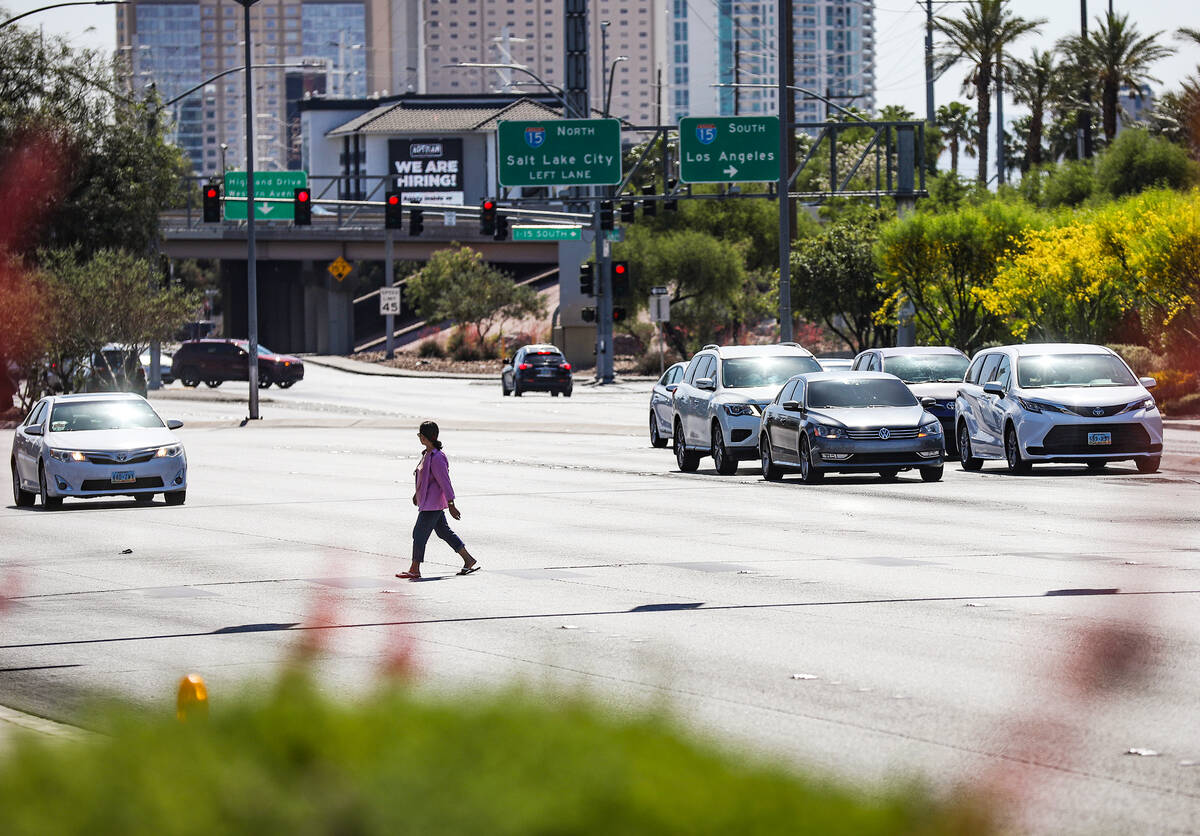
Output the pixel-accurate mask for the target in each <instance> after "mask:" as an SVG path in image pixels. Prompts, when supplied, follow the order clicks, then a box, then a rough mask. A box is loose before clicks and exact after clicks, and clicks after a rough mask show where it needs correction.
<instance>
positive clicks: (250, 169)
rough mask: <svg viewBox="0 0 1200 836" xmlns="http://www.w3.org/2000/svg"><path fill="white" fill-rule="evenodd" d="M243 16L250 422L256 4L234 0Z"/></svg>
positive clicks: (254, 351)
mask: <svg viewBox="0 0 1200 836" xmlns="http://www.w3.org/2000/svg"><path fill="white" fill-rule="evenodd" d="M237 2H238V3H240V4H241V5H242V9H243V11H244V12H245V14H244V16H243V18H242V19H243V21H244V24H245V27H246V28H245V33H244V34H245V36H246V37H245V44H246V323H247V331H248V334H247V342H248V343H249V345H248V346H247V349H248V352H249V357H247V358H246V359H247V360H248V361H249V374H248V375H247V377H249V379H250V380H249V383H250V397H249V400H250V416H249V417H250V420H251V421H256V420H258V417H259V415H258V271H257V265H256V263H255V258H256V256H255V252H254V244H255V242H254V133H255V121H254V82H253V79H252V76H253V74H254V73H253V70H254V59H253V55H252V50H251V48H250V7H251V6H253V5H254V4H255V3H257V2H258V0H237Z"/></svg>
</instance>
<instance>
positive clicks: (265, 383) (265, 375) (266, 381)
mask: <svg viewBox="0 0 1200 836" xmlns="http://www.w3.org/2000/svg"><path fill="white" fill-rule="evenodd" d="M274 382H275V381H274V380H272V379H271V373H270V372H264V371H262V370H261V369H260V370H259V372H258V388H259V389H269V388H271V384H272V383H274ZM208 385H209V386H212V384H211V383H210V384H208Z"/></svg>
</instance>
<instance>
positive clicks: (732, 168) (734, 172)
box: [725, 166, 737, 177]
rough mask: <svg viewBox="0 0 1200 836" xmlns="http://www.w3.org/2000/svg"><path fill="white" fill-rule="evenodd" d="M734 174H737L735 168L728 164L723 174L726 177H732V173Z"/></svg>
mask: <svg viewBox="0 0 1200 836" xmlns="http://www.w3.org/2000/svg"><path fill="white" fill-rule="evenodd" d="M735 174H737V169H736V168H734V167H733V166H730V167H729V168H727V169H725V175H726V176H727V177H733V175H735Z"/></svg>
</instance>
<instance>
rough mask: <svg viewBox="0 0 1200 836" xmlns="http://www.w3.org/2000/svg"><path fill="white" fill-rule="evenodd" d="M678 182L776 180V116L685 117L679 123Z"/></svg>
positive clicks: (777, 165)
mask: <svg viewBox="0 0 1200 836" xmlns="http://www.w3.org/2000/svg"><path fill="white" fill-rule="evenodd" d="M679 179H680V180H682V181H683V182H685V183H765V182H770V181H773V180H778V179H779V117H778V116H685V117H684V118H682V119H680V120H679Z"/></svg>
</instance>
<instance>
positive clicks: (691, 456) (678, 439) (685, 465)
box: [671, 421, 700, 473]
mask: <svg viewBox="0 0 1200 836" xmlns="http://www.w3.org/2000/svg"><path fill="white" fill-rule="evenodd" d="M671 441H672V442H673V443H674V447H675V464H677V465H678V466H679V470H680V472H682V473H691V472H692V471H694V470H695V469H696V468H698V467H699V466H700V456H699V455H698V454H696V453H689V452H688V449H687V448H686V447H684V445H683V427H682V425H681V424H680V423H679V422H678V421H676V422H675V434H674V435H673V436H672V438H671Z"/></svg>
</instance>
